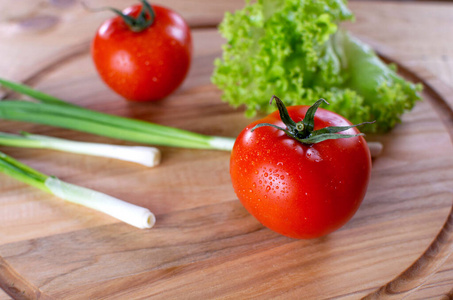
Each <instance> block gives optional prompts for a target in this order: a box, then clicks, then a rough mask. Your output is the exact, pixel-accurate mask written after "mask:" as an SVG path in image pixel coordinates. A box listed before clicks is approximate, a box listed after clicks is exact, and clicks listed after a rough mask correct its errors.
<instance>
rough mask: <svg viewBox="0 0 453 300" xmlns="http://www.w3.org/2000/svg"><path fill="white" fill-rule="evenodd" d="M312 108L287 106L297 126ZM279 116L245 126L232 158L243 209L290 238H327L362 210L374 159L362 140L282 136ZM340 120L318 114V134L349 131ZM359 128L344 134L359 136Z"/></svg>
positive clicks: (233, 171) (330, 115) (329, 115)
mask: <svg viewBox="0 0 453 300" xmlns="http://www.w3.org/2000/svg"><path fill="white" fill-rule="evenodd" d="M308 108H309V107H308V106H292V107H288V113H289V116H290V117H291V119H293V120H294V121H295V122H299V121H302V120H303V119H304V117H305V114H306V113H307V110H308ZM261 123H269V124H273V125H276V126H279V127H282V126H284V123H283V122H282V120H281V118H280V117H279V114H278V112H274V113H272V114H270V115H269V116H267V117H265V118H264V119H261V120H258V121H255V122H253V123H251V124H250V125H249V126H247V127H246V128H245V129H244V130H243V131H242V132H241V133H240V134H239V136H238V138H237V140H236V142H235V144H234V147H233V151H232V155H231V161H230V174H231V179H232V183H233V187H234V190H235V192H236V195H237V197H238V198H239V200H240V201H241V202H242V204H243V205H244V207H245V208H246V209H247V210H248V211H249V212H250V213H251V214H252V215H253V216H254V217H255V218H256V219H257V220H258V221H260V222H261V223H262V224H263V225H264V226H266V227H268V228H270V229H272V230H274V231H276V232H278V233H280V234H283V235H285V236H288V237H292V238H299V239H309V238H316V237H320V236H324V235H326V234H329V233H331V232H333V231H334V230H336V229H338V228H340V227H341V226H343V225H344V224H345V223H346V222H347V221H348V220H350V219H351V218H352V216H353V215H354V214H355V212H356V211H357V209H358V208H359V206H360V204H361V202H362V200H363V198H364V196H365V194H366V190H367V186H368V182H369V179H370V173H371V156H370V152H369V149H368V146H367V144H366V141H365V139H364V138H363V137H362V136H354V137H349V138H340V139H330V140H325V141H322V142H319V143H315V144H303V143H301V142H299V141H298V140H296V139H294V138H292V137H290V136H288V135H287V134H286V133H285V132H284V131H282V130H279V129H277V128H274V127H271V126H263V127H260V128H256V129H255V130H254V131H253V132H252V131H251V129H252V128H254V127H255V126H256V125H257V124H261ZM350 125H351V123H350V122H349V121H348V120H346V119H345V118H343V117H342V116H340V115H338V114H336V113H333V112H331V111H328V110H324V109H319V110H318V111H317V112H316V114H315V115H314V130H318V129H321V128H324V127H328V126H348V127H349V126H350ZM358 133H359V131H358V130H357V129H356V128H349V129H348V130H346V131H344V132H343V133H342V134H351V135H356V134H358Z"/></svg>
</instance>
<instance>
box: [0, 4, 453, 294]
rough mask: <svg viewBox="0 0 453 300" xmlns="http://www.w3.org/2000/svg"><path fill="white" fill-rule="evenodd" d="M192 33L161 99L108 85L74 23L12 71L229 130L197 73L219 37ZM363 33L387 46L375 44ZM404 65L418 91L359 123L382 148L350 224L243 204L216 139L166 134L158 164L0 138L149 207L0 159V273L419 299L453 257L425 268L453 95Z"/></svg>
mask: <svg viewBox="0 0 453 300" xmlns="http://www.w3.org/2000/svg"><path fill="white" fill-rule="evenodd" d="M176 3H178V2H176ZM241 3H242V1H241ZM237 7H240V6H239V5H238V6H237ZM219 11H222V10H221V9H219ZM217 14H218V13H217V11H216V13H215V14H211V15H210V16H211V18H213V19H215V18H216V16H217ZM212 16H214V17H212ZM189 19H190V18H189ZM195 19H197V20H200V19H199V18H194V20H195ZM208 19H209V18H208ZM194 24H195V23H194ZM203 24H205V23H203ZM85 34H86V32H85ZM193 35H194V43H195V56H194V61H193V66H192V68H191V72H190V74H189V77H188V78H187V80H186V81H185V83H184V85H183V86H182V87H181V88H180V89H179V90H178V91H177V92H176V93H175V94H174V95H172V96H171V97H169V98H168V99H166V100H165V101H162V102H158V103H148V104H139V103H129V102H125V101H124V100H122V99H121V98H119V97H118V96H116V95H115V94H113V93H112V92H111V91H109V90H108V89H107V88H106V87H105V86H104V85H103V83H102V82H101V81H100V80H99V79H98V77H97V75H96V73H95V71H94V68H93V66H92V63H91V61H90V57H89V53H88V47H87V45H88V43H87V41H85V40H84V39H83V38H81V42H79V43H78V45H80V47H78V48H64V49H63V50H64V51H65V52H64V51H63V50H61V51H63V52H61V51H60V50H59V51H60V52H59V53H64V55H61V56H58V57H54V60H52V59H50V58H49V60H48V61H47V65H46V66H44V65H41V66H40V67H39V68H36V69H34V70H33V72H31V71H30V72H29V73H27V72H25V74H22V76H23V77H22V79H24V80H26V81H27V82H28V83H30V84H32V85H33V86H35V87H37V88H39V89H41V90H43V91H45V92H48V93H51V94H53V95H55V96H58V97H61V98H63V99H66V100H68V101H71V102H73V103H77V104H79V105H82V106H84V107H88V108H91V109H95V110H99V111H104V112H107V113H111V114H117V115H122V116H127V117H133V118H137V119H142V120H148V121H152V122H156V123H160V124H165V125H169V126H174V127H179V128H184V129H187V130H192V131H196V132H200V133H204V134H212V135H224V136H236V135H237V134H238V133H239V132H240V131H241V130H242V128H243V127H245V126H246V125H247V124H248V123H249V122H251V120H250V119H246V118H245V117H244V116H243V112H242V111H241V110H235V109H232V108H230V107H229V106H228V105H227V104H226V103H222V102H221V101H220V92H219V91H218V90H217V89H216V88H215V87H214V86H213V85H212V84H211V83H210V80H209V77H210V75H211V72H212V62H213V60H214V59H215V58H216V57H219V56H220V54H221V48H220V47H221V44H222V43H223V41H222V39H221V38H220V36H219V35H218V33H217V31H216V30H215V29H214V28H197V29H194V30H193ZM47 38H49V39H51V37H47ZM373 45H374V46H375V47H376V48H377V49H378V50H381V51H382V54H383V55H384V56H386V55H387V56H388V57H387V58H388V59H389V60H391V61H395V62H397V63H398V62H399V61H398V59H395V57H393V53H392V52H390V51H387V48H385V47H383V46H381V45H380V44H378V43H375V44H373ZM401 73H402V74H403V75H404V76H407V77H408V78H410V79H412V80H416V81H422V82H423V83H424V84H425V92H424V95H423V99H424V101H423V102H420V103H418V104H417V106H416V107H415V109H414V110H413V111H411V112H410V113H407V114H405V115H404V117H403V122H402V123H401V124H400V125H398V126H397V127H396V128H395V129H394V130H393V131H392V132H391V133H389V134H385V135H379V136H368V139H369V140H376V141H380V142H382V143H383V144H384V152H383V154H382V155H381V156H379V157H378V158H376V159H375V160H374V161H373V171H372V180H371V183H370V187H369V190H368V193H367V196H366V198H365V200H364V202H363V204H362V206H361V207H360V209H359V211H358V212H357V214H356V215H355V216H354V218H353V219H352V220H351V221H350V222H349V223H348V224H346V225H345V226H344V227H343V228H341V229H340V230H338V231H337V232H335V233H333V234H330V235H328V236H327V237H324V238H320V239H314V240H294V239H289V238H286V237H283V236H280V235H278V234H276V233H274V232H272V231H270V230H268V229H266V228H264V227H262V226H261V225H260V224H259V223H258V222H257V221H256V220H255V219H254V218H253V217H252V216H251V215H249V214H248V213H247V212H246V211H245V209H244V208H243V207H242V206H241V204H240V203H239V201H238V200H237V198H236V196H235V194H234V191H233V189H232V187H231V183H230V179H229V171H228V166H229V153H227V152H221V151H205V150H188V149H175V148H167V147H162V148H161V150H162V152H163V161H162V164H161V165H160V166H158V167H156V168H152V169H148V168H144V167H141V166H138V165H135V164H132V163H126V162H120V161H116V160H110V159H100V158H93V157H87V156H79V155H75V154H67V153H60V152H54V151H43V150H31V149H15V148H9V147H1V149H0V150H1V151H4V152H6V153H8V154H10V155H12V156H14V157H15V158H17V159H18V160H20V161H22V162H25V163H27V164H29V165H30V166H32V167H34V168H36V169H38V170H40V171H42V172H44V173H47V174H53V175H56V176H58V177H59V178H61V179H63V180H65V181H67V182H71V183H75V184H78V185H81V186H86V187H89V188H93V189H95V190H99V191H101V192H105V193H107V194H110V195H112V196H115V197H118V198H121V199H123V200H125V201H128V202H131V203H135V204H138V205H141V206H145V207H147V208H149V209H150V210H151V211H153V212H154V213H155V214H156V217H157V223H156V226H155V227H154V228H152V229H150V230H139V229H135V228H133V227H131V226H129V225H126V224H122V223H119V222H118V221H116V220H114V219H112V218H110V217H108V216H104V215H102V214H100V213H97V212H93V211H91V210H89V209H86V208H84V207H79V206H76V205H72V204H68V203H64V202H62V201H61V200H59V199H57V198H56V197H53V196H49V195H48V194H45V193H43V192H41V191H39V190H36V189H34V188H32V187H28V186H26V185H24V184H22V183H20V182H17V181H14V180H13V179H10V178H8V177H6V176H4V175H0V190H1V191H2V193H1V194H0V220H1V221H2V222H1V224H0V256H1V257H2V258H1V259H0V270H1V272H0V286H1V287H2V288H3V289H5V290H7V291H8V293H9V294H10V295H15V296H16V297H23V298H31V299H37V298H45V299H46V298H55V299H88V298H90V299H99V298H109V299H111V298H112V299H137V298H150V297H155V298H158V299H173V298H178V299H179V298H184V299H200V298H203V299H204V298H227V299H228V298H229V299H237V298H252V297H257V298H258V297H264V298H275V297H280V298H295V299H300V298H304V299H319V298H335V297H338V298H345V299H346V298H351V299H357V298H360V297H364V296H366V295H370V297H374V296H382V297H383V296H387V297H389V298H391V297H394V298H401V297H402V296H403V295H406V296H407V295H409V299H416V298H417V297H419V298H420V296H417V292H418V290H417V288H419V287H420V286H421V285H423V284H424V283H425V282H430V281H429V280H430V278H431V279H432V278H437V279H438V280H437V281H436V282H434V285H435V286H436V287H437V288H436V289H435V291H434V292H433V294H432V295H440V294H442V293H447V292H448V291H449V289H450V287H449V284H450V285H451V284H452V283H453V282H452V281H451V278H452V273H453V272H452V271H451V270H446V271H443V272H444V273H442V275H441V276H440V277H436V276H437V274H436V271H437V270H438V269H439V267H440V266H441V265H442V264H443V263H444V261H445V260H446V259H447V257H448V255H449V254H450V253H451V251H452V250H451V247H452V245H453V242H452V240H451V235H452V234H451V230H452V226H453V223H452V222H453V220H452V219H451V218H452V216H451V205H452V193H453V190H452V187H451V182H452V180H453V156H452V154H453V145H452V139H451V137H452V136H453V124H452V122H451V120H452V118H453V110H452V105H453V97H452V96H451V95H452V93H451V89H449V88H448V87H447V86H445V85H444V84H442V83H441V81H439V80H438V79H437V78H436V77H433V76H431V75H430V74H429V73H428V72H426V71H425V70H423V69H421V68H413V67H410V68H409V66H406V68H405V67H404V66H402V68H401ZM11 74H13V75H14V76H18V75H17V74H19V72H12V73H11ZM14 76H13V77H14ZM0 128H1V130H2V131H9V132H18V131H20V130H25V131H29V132H32V133H38V134H47V135H52V136H57V137H63V138H68V139H74V140H83V141H90V142H108V143H117V144H132V143H125V142H122V141H117V140H112V139H107V138H103V137H98V136H93V135H89V134H83V133H78V132H74V131H69V130H63V129H56V128H51V127H47V126H41V125H33V124H25V123H19V122H6V121H1V122H0ZM439 233H440V235H438V234H439ZM425 251H426V252H425ZM405 270H407V271H405ZM433 274H435V275H434V276H433ZM382 286H385V288H383V289H381V290H380V292H376V291H377V290H378V289H379V288H380V287H382ZM419 290H420V289H419ZM419 295H420V294H419ZM1 296H2V294H0V297H1ZM3 297H4V298H8V296H7V294H3ZM411 297H412V298H411Z"/></svg>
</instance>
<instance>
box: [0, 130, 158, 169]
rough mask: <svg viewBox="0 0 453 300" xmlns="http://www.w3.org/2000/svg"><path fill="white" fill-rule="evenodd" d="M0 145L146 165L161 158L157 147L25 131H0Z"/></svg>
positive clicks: (155, 162) (152, 165)
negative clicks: (126, 144)
mask: <svg viewBox="0 0 453 300" xmlns="http://www.w3.org/2000/svg"><path fill="white" fill-rule="evenodd" d="M0 145H3V146H12V147H22V148H35V149H52V150H59V151H66V152H72V153H78V154H86V155H94V156H101V157H109V158H115V159H121V160H124V161H130V162H134V163H138V164H142V165H144V166H147V167H154V166H156V165H158V164H159V162H160V158H161V154H160V151H159V149H157V148H154V147H141V146H120V145H110V144H100V143H85V142H76V141H69V140H65V139H60V138H54V137H49V136H44V135H37V134H30V133H26V132H23V133H22V135H16V134H10V133H4V132H0Z"/></svg>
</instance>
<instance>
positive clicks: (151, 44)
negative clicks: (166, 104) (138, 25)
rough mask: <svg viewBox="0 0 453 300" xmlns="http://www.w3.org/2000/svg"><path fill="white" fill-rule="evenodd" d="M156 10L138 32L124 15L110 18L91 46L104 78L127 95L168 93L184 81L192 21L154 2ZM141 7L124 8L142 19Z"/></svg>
mask: <svg viewBox="0 0 453 300" xmlns="http://www.w3.org/2000/svg"><path fill="white" fill-rule="evenodd" d="M150 7H151V6H150ZM152 9H153V12H152V13H153V14H154V18H153V21H152V22H151V24H146V25H145V26H144V27H143V29H142V30H140V31H139V32H137V31H134V30H132V29H131V28H130V26H129V25H128V24H127V23H126V22H125V21H124V17H122V16H116V17H114V18H111V19H108V20H106V21H105V22H104V23H103V24H102V25H101V27H100V28H99V30H98V31H97V34H96V36H95V37H94V40H93V43H92V46H91V54H92V58H93V61H94V64H95V66H96V69H97V71H98V73H99V75H100V77H101V78H102V79H103V81H104V82H105V83H106V84H107V85H108V86H109V87H110V88H111V89H112V90H114V91H115V92H116V93H118V94H120V95H121V96H123V97H124V98H126V99H128V100H133V101H155V100H159V99H162V98H165V97H167V96H168V95H170V94H171V93H172V92H174V91H175V90H176V89H177V88H178V87H179V86H180V85H181V83H182V82H183V81H184V79H185V77H186V75H187V73H188V70H189V67H190V63H191V59H192V38H191V33H190V28H189V26H188V25H187V24H186V22H185V21H184V19H183V18H182V17H181V16H180V15H179V14H177V13H176V12H174V11H172V10H170V9H168V8H165V7H162V6H158V5H153V6H152ZM141 11H142V5H133V6H131V7H129V8H127V9H125V10H124V11H123V12H122V13H123V14H124V15H126V17H128V16H131V17H134V18H138V16H139V15H140V13H141ZM149 17H150V16H148V18H149Z"/></svg>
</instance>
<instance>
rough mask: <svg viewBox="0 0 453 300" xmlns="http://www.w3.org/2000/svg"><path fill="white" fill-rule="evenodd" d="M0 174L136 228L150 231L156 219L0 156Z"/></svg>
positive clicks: (130, 205) (141, 211) (105, 196)
mask: <svg viewBox="0 0 453 300" xmlns="http://www.w3.org/2000/svg"><path fill="white" fill-rule="evenodd" d="M0 172H3V173H5V174H6V175H9V176H11V177H13V178H15V179H17V180H19V181H22V182H24V183H27V184H29V185H31V186H34V187H36V188H39V189H41V190H43V191H45V192H48V193H51V194H53V195H55V196H57V197H59V198H62V199H64V200H66V201H69V202H72V203H75V204H79V205H83V206H86V207H89V208H92V209H94V210H97V211H100V212H103V213H105V214H108V215H110V216H112V217H114V218H117V219H119V220H121V221H123V222H125V223H128V224H130V225H132V226H135V227H138V228H151V227H152V226H153V225H154V223H155V221H156V219H155V216H154V215H153V213H151V212H150V211H149V210H148V209H147V208H144V207H140V206H137V205H134V204H131V203H128V202H124V201H122V200H119V199H117V198H114V197H111V196H109V195H106V194H103V193H100V192H97V191H93V190H91V189H87V188H83V187H80V186H77V185H74V184H70V183H67V182H64V181H62V180H60V179H58V178H56V177H53V176H48V175H45V174H43V173H41V172H39V171H37V170H34V169H32V168H30V167H29V166H27V165H25V164H23V163H20V162H19V161H17V160H15V159H14V158H12V157H10V156H8V155H6V154H5V153H2V152H0Z"/></svg>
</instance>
